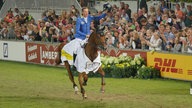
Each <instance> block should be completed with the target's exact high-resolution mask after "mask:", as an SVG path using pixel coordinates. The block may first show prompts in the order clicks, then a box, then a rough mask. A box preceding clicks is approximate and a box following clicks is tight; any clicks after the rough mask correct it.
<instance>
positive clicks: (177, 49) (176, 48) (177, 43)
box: [171, 33, 182, 53]
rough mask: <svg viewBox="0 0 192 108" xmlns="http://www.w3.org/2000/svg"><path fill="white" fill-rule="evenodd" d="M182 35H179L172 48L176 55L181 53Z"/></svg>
mask: <svg viewBox="0 0 192 108" xmlns="http://www.w3.org/2000/svg"><path fill="white" fill-rule="evenodd" d="M180 35H181V33H177V35H176V37H175V40H174V46H173V47H172V48H171V51H172V52H175V53H178V52H181V48H182V44H181V42H180Z"/></svg>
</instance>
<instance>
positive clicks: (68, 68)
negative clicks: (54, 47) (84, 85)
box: [64, 61, 78, 93]
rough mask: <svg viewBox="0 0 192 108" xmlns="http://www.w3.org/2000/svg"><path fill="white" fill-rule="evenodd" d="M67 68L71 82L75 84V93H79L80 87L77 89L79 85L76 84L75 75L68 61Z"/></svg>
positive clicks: (66, 62)
mask: <svg viewBox="0 0 192 108" xmlns="http://www.w3.org/2000/svg"><path fill="white" fill-rule="evenodd" d="M64 63H65V67H66V69H67V72H68V75H69V79H70V80H71V82H72V83H73V88H74V89H75V93H77V91H78V87H77V84H76V83H75V81H74V77H73V74H72V72H71V68H70V65H69V63H68V61H65V62H64Z"/></svg>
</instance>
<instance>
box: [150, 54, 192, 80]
mask: <svg viewBox="0 0 192 108" xmlns="http://www.w3.org/2000/svg"><path fill="white" fill-rule="evenodd" d="M147 66H153V67H155V68H156V69H159V70H160V71H161V76H162V77H166V78H173V79H180V80H187V81H192V56H191V55H179V54H166V53H158V52H155V53H153V54H152V53H150V52H148V53H147Z"/></svg>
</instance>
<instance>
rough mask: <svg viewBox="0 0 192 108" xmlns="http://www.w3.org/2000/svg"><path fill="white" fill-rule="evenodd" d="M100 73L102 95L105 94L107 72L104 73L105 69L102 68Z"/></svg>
mask: <svg viewBox="0 0 192 108" xmlns="http://www.w3.org/2000/svg"><path fill="white" fill-rule="evenodd" d="M98 72H99V73H100V75H101V93H104V92H105V79H104V77H105V72H104V71H103V69H102V68H101V67H100V68H99V70H98Z"/></svg>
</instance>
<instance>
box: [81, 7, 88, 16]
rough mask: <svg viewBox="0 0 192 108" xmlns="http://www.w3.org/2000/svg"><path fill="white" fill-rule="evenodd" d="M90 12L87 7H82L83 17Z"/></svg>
mask: <svg viewBox="0 0 192 108" xmlns="http://www.w3.org/2000/svg"><path fill="white" fill-rule="evenodd" d="M88 14H89V9H88V8H87V7H83V8H82V15H83V17H87V16H88Z"/></svg>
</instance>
